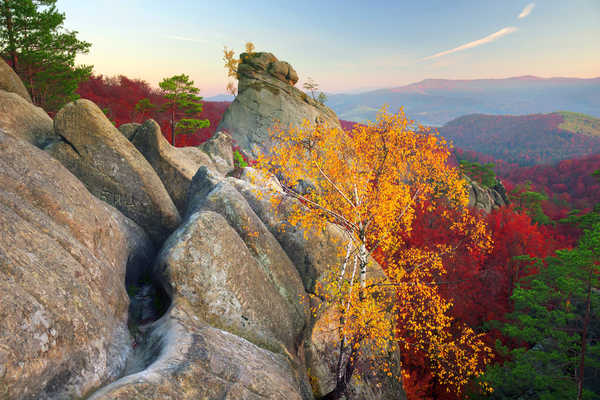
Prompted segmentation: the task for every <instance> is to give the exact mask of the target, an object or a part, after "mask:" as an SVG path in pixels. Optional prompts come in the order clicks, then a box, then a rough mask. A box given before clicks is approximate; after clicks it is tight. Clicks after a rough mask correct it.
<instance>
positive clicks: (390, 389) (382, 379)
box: [306, 308, 406, 400]
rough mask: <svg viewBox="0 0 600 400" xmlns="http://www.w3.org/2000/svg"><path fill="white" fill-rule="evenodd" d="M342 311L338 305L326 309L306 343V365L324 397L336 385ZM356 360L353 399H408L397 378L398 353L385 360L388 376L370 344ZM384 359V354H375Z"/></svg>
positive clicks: (399, 372) (317, 393)
mask: <svg viewBox="0 0 600 400" xmlns="http://www.w3.org/2000/svg"><path fill="white" fill-rule="evenodd" d="M338 326H339V314H338V313H337V312H336V309H335V308H329V309H328V310H326V311H325V312H323V313H322V314H321V315H320V317H319V319H318V320H317V321H316V323H315V325H314V328H313V330H312V334H311V336H310V339H309V340H307V342H306V348H307V349H306V355H307V368H308V370H309V371H310V381H311V384H312V388H313V391H314V393H315V395H316V396H324V395H325V394H327V393H329V392H330V391H332V390H333V389H334V388H335V383H336V380H335V370H336V368H337V361H338V355H339V337H338V329H337V328H338ZM362 345H363V346H365V348H364V349H363V351H362V354H361V356H360V357H359V359H358V360H357V367H356V369H355V373H354V376H353V377H352V379H351V381H350V384H349V392H350V394H351V395H350V398H351V399H355V398H356V399H363V400H388V399H390V400H396V399H397V400H405V399H406V394H405V393H404V390H403V388H402V384H401V383H400V382H399V381H398V378H397V377H398V376H401V372H402V371H401V367H400V365H401V363H400V357H399V354H397V353H390V354H388V355H387V357H386V358H387V360H386V362H387V363H388V365H389V368H390V370H391V371H392V372H393V376H391V377H390V376H388V375H387V373H386V372H384V371H382V370H381V368H380V367H378V366H376V365H372V359H369V358H370V357H371V355H372V354H373V352H372V351H371V350H370V349H369V348H368V344H366V343H363V344H362ZM376 357H377V358H379V360H380V361H381V359H382V357H383V356H382V355H381V354H377V356H376Z"/></svg>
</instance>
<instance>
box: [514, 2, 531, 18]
mask: <svg viewBox="0 0 600 400" xmlns="http://www.w3.org/2000/svg"><path fill="white" fill-rule="evenodd" d="M533 7H535V3H529V4H527V5H526V6H525V8H524V9H523V11H521V14H519V15H518V16H517V18H519V19H522V18H525V17H526V16H528V15H529V14H531V12H532V11H533Z"/></svg>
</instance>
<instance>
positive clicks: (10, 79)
mask: <svg viewBox="0 0 600 400" xmlns="http://www.w3.org/2000/svg"><path fill="white" fill-rule="evenodd" d="M0 90H4V91H6V92H10V93H16V94H18V95H19V96H21V97H22V98H24V99H25V100H27V101H28V102H29V103H31V96H30V95H29V92H28V91H27V89H26V88H25V85H23V82H22V81H21V78H19V76H18V75H17V74H16V73H15V71H13V69H12V68H11V67H10V65H8V64H7V63H6V62H5V61H4V59H0Z"/></svg>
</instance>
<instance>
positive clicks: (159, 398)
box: [90, 298, 313, 400]
mask: <svg viewBox="0 0 600 400" xmlns="http://www.w3.org/2000/svg"><path fill="white" fill-rule="evenodd" d="M148 341H149V342H150V347H152V348H154V349H155V351H156V353H157V354H156V355H155V357H156V360H155V361H154V362H153V363H152V364H151V365H150V366H149V367H148V368H146V369H144V370H143V371H141V372H138V373H136V374H133V375H129V376H126V377H124V378H122V379H119V380H117V381H116V382H114V383H112V384H110V385H108V386H106V387H104V388H103V389H101V390H99V391H98V392H96V393H95V394H94V395H93V396H92V397H91V398H90V400H129V399H149V400H152V399H156V400H163V399H178V400H197V399H211V400H212V399H214V400H216V399H229V400H263V399H271V400H287V399H289V400H308V399H312V398H313V397H312V393H311V391H310V387H309V386H308V385H307V384H306V383H303V382H302V381H301V379H299V378H298V377H297V376H298V374H297V372H296V371H294V369H293V368H292V367H291V366H290V364H289V362H288V360H287V359H286V357H285V356H283V355H281V354H275V353H272V352H270V351H268V350H265V349H263V348H260V347H258V346H256V345H254V344H252V343H250V342H249V341H247V340H245V339H242V338H241V337H239V336H236V335H233V334H231V333H229V332H225V331H223V330H221V329H217V328H214V327H211V326H210V325H208V324H206V323H205V322H203V321H202V320H201V319H200V318H198V316H197V315H196V314H195V312H194V307H193V306H191V305H190V304H189V303H187V301H186V300H185V299H183V298H179V299H178V300H176V301H175V302H174V304H173V306H172V308H171V310H170V312H169V313H168V314H167V315H165V316H164V317H163V318H162V319H160V320H159V321H157V322H156V323H154V325H153V326H152V328H151V333H150V334H149V338H148Z"/></svg>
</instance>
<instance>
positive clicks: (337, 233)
mask: <svg viewBox="0 0 600 400" xmlns="http://www.w3.org/2000/svg"><path fill="white" fill-rule="evenodd" d="M242 176H244V175H242ZM245 176H246V177H247V176H248V174H246V175H245ZM228 179H229V181H230V182H231V183H232V184H233V185H234V186H235V187H236V188H237V189H238V191H239V192H240V193H241V194H242V196H244V198H245V199H246V201H248V204H250V207H251V208H252V209H253V210H254V212H255V213H256V214H257V215H258V216H259V217H260V219H261V220H262V221H263V223H264V224H265V225H266V226H267V228H268V229H269V231H271V233H272V234H273V235H274V236H275V238H277V241H279V243H280V244H281V247H282V248H283V249H284V250H285V252H286V253H287V255H288V257H289V258H290V259H291V260H292V261H293V262H294V264H295V266H296V269H297V270H298V273H299V274H300V277H301V278H302V282H303V283H304V287H305V290H306V291H307V292H312V291H313V290H314V285H315V283H316V282H317V281H318V280H320V278H321V277H322V275H323V274H324V273H325V272H326V271H328V270H329V269H330V268H331V267H332V266H336V265H340V262H341V260H342V259H343V257H344V254H343V251H344V249H343V247H344V240H343V233H342V231H341V230H340V229H339V228H337V227H336V226H334V225H331V224H329V225H328V226H327V229H326V231H325V232H323V233H322V234H318V235H317V234H311V233H307V234H305V231H304V229H302V228H301V227H298V226H292V225H291V224H289V223H288V222H287V215H289V212H290V210H291V209H292V207H294V206H295V203H296V201H295V200H293V199H291V198H289V197H288V198H283V200H282V201H281V203H280V205H279V206H278V208H277V210H274V209H273V206H272V204H271V201H270V197H271V196H283V195H282V194H281V193H273V192H269V191H267V190H265V189H262V188H260V187H259V186H255V185H253V184H252V183H250V182H246V181H242V180H239V179H235V180H234V179H233V178H228Z"/></svg>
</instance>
